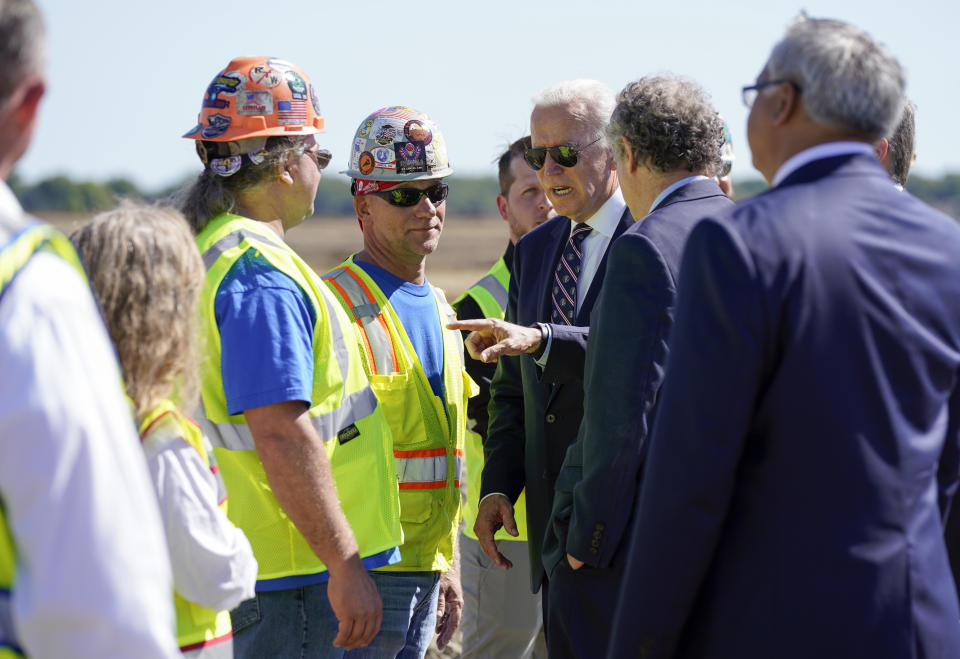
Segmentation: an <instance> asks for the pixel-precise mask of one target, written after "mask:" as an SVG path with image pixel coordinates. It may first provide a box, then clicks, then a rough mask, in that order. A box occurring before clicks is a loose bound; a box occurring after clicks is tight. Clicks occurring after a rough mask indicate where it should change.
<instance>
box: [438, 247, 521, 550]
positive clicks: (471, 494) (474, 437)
mask: <svg viewBox="0 0 960 659" xmlns="http://www.w3.org/2000/svg"><path fill="white" fill-rule="evenodd" d="M509 289H510V270H509V268H507V264H506V263H505V262H504V260H503V257H502V256H501V257H500V259H499V260H498V261H497V262H496V263H494V264H493V267H492V268H490V270H489V272H487V274H485V275H484V276H483V277H481V278H480V281H478V282H477V283H476V284H474V285H473V286H471V287H470V288H468V289H467V290H466V292H465V293H463V295H461V296H460V297H458V298H457V299H456V300H454V301H453V308H454V309H457V308H458V307H459V305H460V302H462V301H463V300H464V299H465V298H467V297H472V298H473V299H474V300H475V301H476V302H477V306H479V307H480V313H482V314H483V317H484V318H500V319H503V316H504V312H505V311H506V308H507V291H508V290H509ZM466 444H467V456H466V457H467V501H466V503H465V504H463V533H464V534H465V535H466V536H467V537H469V538H473V539H474V540H476V539H477V534H476V533H474V532H473V525H474V523H475V522H476V521H477V511H478V507H479V505H480V474H481V473H482V472H483V440H482V439H481V438H480V435H478V434H477V433H475V432H468V433H467V441H466ZM513 516H514V518H515V519H516V520H517V531H519V532H520V535H519V536H517V537H516V538H514V537H513V536H512V535H510V534H509V533H507V532H506V531H505V530H504V529H500V530H499V531H497V533H496V535H495V536H494V538H496V539H497V540H515V541H517V542H526V541H527V496H526V493H525V492H520V498H518V499H517V503H516V504H515V505H514V507H513Z"/></svg>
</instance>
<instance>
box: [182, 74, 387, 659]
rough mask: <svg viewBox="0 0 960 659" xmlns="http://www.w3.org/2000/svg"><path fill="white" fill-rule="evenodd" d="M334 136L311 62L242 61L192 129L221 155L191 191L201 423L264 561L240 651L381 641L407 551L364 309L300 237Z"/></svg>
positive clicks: (211, 91)
mask: <svg viewBox="0 0 960 659" xmlns="http://www.w3.org/2000/svg"><path fill="white" fill-rule="evenodd" d="M323 130H324V122H323V117H322V116H321V113H320V106H319V102H318V99H317V93H316V90H315V89H314V88H313V86H312V85H311V84H310V78H309V77H308V76H307V74H306V73H305V72H304V71H303V70H301V69H300V68H299V67H297V66H295V65H294V64H291V63H290V62H288V61H285V60H281V59H275V58H268V57H239V58H236V59H234V60H232V61H231V62H230V63H229V64H228V65H227V66H226V67H225V68H224V69H223V70H222V71H221V72H220V73H218V74H217V75H216V76H215V77H214V79H213V81H212V82H211V83H210V85H209V87H208V88H207V91H206V94H205V95H204V99H203V106H202V109H201V111H200V116H199V123H198V125H197V126H196V127H195V128H194V129H193V130H191V131H190V132H188V133H187V135H185V137H188V138H190V139H194V140H196V146H197V153H198V154H199V156H200V159H201V161H202V162H203V165H204V170H203V172H202V173H201V174H200V176H199V177H198V178H197V180H196V182H195V183H194V184H193V185H192V187H190V188H189V189H188V190H186V191H185V192H184V193H183V194H182V196H181V199H180V207H181V210H182V211H183V213H184V215H185V216H186V218H187V220H188V222H190V223H191V224H192V226H193V229H194V231H196V232H197V244H198V246H199V248H200V253H201V255H202V257H203V261H204V265H205V266H206V269H207V271H206V280H205V283H204V286H203V289H202V290H201V293H200V313H201V318H202V323H201V324H202V327H203V328H204V331H205V334H206V360H205V361H204V364H203V366H202V369H201V396H202V403H203V414H202V415H201V416H202V417H203V418H204V419H205V423H204V424H203V426H204V430H205V432H206V433H207V435H208V436H209V437H210V439H211V441H212V443H213V446H214V453H215V455H216V458H217V461H218V462H219V464H220V467H221V471H222V473H223V477H224V481H225V482H226V484H227V489H228V490H229V492H230V509H229V516H230V519H231V520H232V521H233V522H234V523H235V524H236V525H237V526H239V527H240V528H241V529H243V530H244V531H245V532H246V534H247V537H248V538H249V539H250V543H251V545H252V546H253V551H254V555H255V556H256V559H257V562H258V564H259V575H258V581H257V586H256V591H257V595H256V597H255V598H254V599H251V600H248V601H246V602H244V603H242V604H241V605H240V606H238V607H237V608H236V609H234V610H233V611H232V612H231V618H232V622H233V634H234V648H235V651H236V656H238V657H266V656H281V657H289V656H301V654H302V653H303V652H305V648H308V647H309V648H315V649H316V648H321V649H322V650H320V651H323V652H324V653H325V654H326V655H327V656H336V654H337V652H338V651H337V652H335V651H334V649H333V647H332V646H336V647H342V648H343V649H345V650H351V649H354V648H357V647H361V646H364V645H366V644H368V643H369V642H370V641H371V640H372V639H373V638H374V636H375V635H376V634H377V632H378V630H379V629H380V622H381V616H382V603H381V599H380V596H379V594H378V593H377V588H376V586H375V585H374V582H373V581H372V580H371V578H370V576H368V574H367V570H368V569H371V568H377V567H384V566H386V565H389V564H391V563H394V562H396V561H397V560H399V552H398V551H397V547H398V546H399V544H400V540H401V531H400V523H399V505H398V502H397V482H396V474H395V473H394V461H393V445H392V439H391V435H390V429H389V426H388V425H387V422H386V419H385V416H384V413H383V410H382V408H381V407H380V406H379V405H378V403H377V398H376V396H375V395H374V393H373V391H372V390H371V388H370V384H369V382H368V380H367V377H366V375H365V373H364V368H363V363H362V359H361V355H360V352H359V350H358V348H357V345H356V343H355V342H354V341H353V340H351V339H352V334H351V329H350V324H349V323H350V321H349V319H348V318H347V316H346V315H345V314H344V313H343V311H342V310H341V309H340V307H339V305H338V304H337V303H336V301H335V300H334V299H333V297H332V296H331V295H330V294H329V292H328V291H327V289H326V287H325V286H324V285H323V282H322V281H321V280H320V278H319V276H318V275H317V274H316V273H314V272H313V270H312V269H311V268H310V267H309V266H308V265H307V263H306V262H305V261H304V260H303V259H302V258H301V257H300V256H299V255H297V253H296V252H294V251H293V249H291V248H290V247H289V246H287V244H286V243H285V242H284V238H285V235H286V232H287V231H288V230H290V229H292V228H293V227H295V226H296V225H298V224H300V223H301V222H302V221H303V220H304V219H306V218H307V217H309V216H311V215H312V214H313V203H314V198H315V196H316V192H317V186H318V184H319V182H320V174H321V170H322V169H323V168H324V167H325V166H326V165H327V164H328V163H329V160H330V153H329V152H328V151H325V150H322V149H320V148H319V147H318V145H317V143H316V139H315V135H316V134H317V133H320V132H323ZM338 497H339V502H338ZM305 612H306V613H305ZM313 651H317V650H313Z"/></svg>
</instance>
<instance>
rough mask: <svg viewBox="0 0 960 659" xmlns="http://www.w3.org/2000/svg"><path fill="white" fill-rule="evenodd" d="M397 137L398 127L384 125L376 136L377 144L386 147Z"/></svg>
mask: <svg viewBox="0 0 960 659" xmlns="http://www.w3.org/2000/svg"><path fill="white" fill-rule="evenodd" d="M396 137H397V128H396V126H391V125H390V124H383V125H382V126H380V129H379V130H378V131H377V134H376V136H375V137H374V139H375V140H377V144H382V145H384V146H386V145H387V144H390V142H392V141H393V140H395V139H396Z"/></svg>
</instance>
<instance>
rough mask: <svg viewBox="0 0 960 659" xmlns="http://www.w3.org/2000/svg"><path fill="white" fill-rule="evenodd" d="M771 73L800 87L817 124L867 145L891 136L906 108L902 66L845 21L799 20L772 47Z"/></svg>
mask: <svg viewBox="0 0 960 659" xmlns="http://www.w3.org/2000/svg"><path fill="white" fill-rule="evenodd" d="M767 74H768V75H769V77H770V79H771V80H780V79H783V80H789V81H790V82H793V83H794V84H795V85H796V86H797V87H798V88H799V90H800V100H801V102H802V103H803V107H804V108H805V109H806V111H807V114H808V115H810V117H811V119H813V121H815V122H816V123H819V124H825V125H828V126H831V127H834V128H839V129H842V130H845V131H847V132H849V133H850V134H851V135H854V136H857V137H859V138H861V139H864V140H867V141H869V142H876V141H877V140H879V139H880V138H881V137H884V136H886V135H889V134H890V132H891V131H892V130H893V127H894V124H895V123H896V122H897V120H898V119H899V118H900V111H901V109H902V108H903V93H904V87H905V84H906V81H905V79H904V74H903V70H902V69H901V68H900V64H899V63H898V62H897V60H896V59H895V58H894V57H893V55H892V54H891V53H890V51H888V50H887V48H886V47H885V46H883V45H882V44H880V43H878V42H876V41H874V40H873V38H871V37H870V35H869V34H867V33H866V32H864V31H863V30H861V29H860V28H858V27H855V26H853V25H850V24H849V23H844V22H843V21H837V20H832V19H824V18H809V17H807V16H805V15H801V16H799V17H797V18H796V19H795V20H794V21H793V22H792V23H791V24H790V25H789V26H788V27H787V33H786V35H785V36H784V38H783V39H782V40H781V41H780V42H779V43H778V44H777V45H776V46H774V48H773V52H772V53H771V54H770V59H769V60H768V61H767Z"/></svg>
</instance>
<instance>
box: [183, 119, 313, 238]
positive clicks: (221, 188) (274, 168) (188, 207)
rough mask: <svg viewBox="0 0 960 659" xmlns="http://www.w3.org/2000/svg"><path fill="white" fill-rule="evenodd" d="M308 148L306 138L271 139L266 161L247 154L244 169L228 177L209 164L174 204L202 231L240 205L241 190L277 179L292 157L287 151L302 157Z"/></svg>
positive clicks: (268, 142)
mask: <svg viewBox="0 0 960 659" xmlns="http://www.w3.org/2000/svg"><path fill="white" fill-rule="evenodd" d="M306 149H307V144H306V142H304V140H303V138H297V137H271V138H268V139H267V143H266V150H267V151H268V153H267V154H266V156H265V157H264V159H263V161H262V162H260V163H255V162H253V161H251V160H250V159H248V158H246V157H244V159H243V165H242V166H241V167H240V169H239V170H238V171H237V172H236V173H235V174H233V175H231V176H227V177H223V176H219V175H218V174H216V173H215V172H213V171H212V170H211V169H210V168H209V167H204V169H203V171H202V172H200V174H199V176H197V178H196V180H195V181H194V182H193V183H192V184H191V185H190V186H189V187H187V188H184V189H183V190H181V191H180V193H179V194H177V195H176V197H175V198H174V200H173V204H174V205H175V206H176V207H177V208H178V209H179V210H180V212H181V213H183V216H184V218H186V220H187V222H188V223H189V224H190V227H191V228H192V229H193V231H194V233H200V232H201V231H203V228H204V227H205V226H207V223H208V222H210V220H211V219H213V218H214V217H216V216H217V215H220V214H221V213H229V212H231V211H233V210H234V209H235V208H236V206H237V198H236V195H237V193H238V192H240V191H242V190H247V189H250V188H253V187H256V186H257V185H260V184H261V183H265V182H268V181H273V180H276V178H277V177H278V176H279V172H280V168H281V167H283V165H284V164H285V162H286V159H287V158H288V156H287V154H288V153H291V154H292V155H293V156H294V157H300V156H301V155H303V152H304V151H306Z"/></svg>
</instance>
